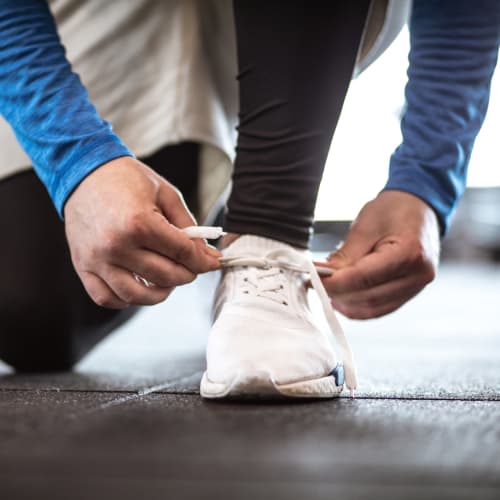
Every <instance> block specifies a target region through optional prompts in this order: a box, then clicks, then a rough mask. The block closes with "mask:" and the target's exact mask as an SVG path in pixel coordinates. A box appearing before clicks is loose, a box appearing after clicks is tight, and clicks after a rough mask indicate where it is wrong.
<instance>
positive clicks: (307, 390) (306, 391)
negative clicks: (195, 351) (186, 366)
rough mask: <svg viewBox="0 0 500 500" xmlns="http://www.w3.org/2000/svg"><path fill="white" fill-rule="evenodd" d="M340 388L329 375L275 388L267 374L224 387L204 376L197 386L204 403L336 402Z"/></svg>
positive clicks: (341, 387) (239, 377) (240, 378)
mask: <svg viewBox="0 0 500 500" xmlns="http://www.w3.org/2000/svg"><path fill="white" fill-rule="evenodd" d="M343 388H344V385H343V384H340V385H337V382H336V378H335V377H334V376H332V375H327V376H325V377H321V378H317V379H311V380H303V381H300V382H293V383H291V384H276V383H275V382H274V381H273V380H272V378H271V376H270V375H269V374H255V375H254V376H248V375H245V376H244V377H243V376H238V377H235V379H234V380H233V381H232V382H231V383H230V384H223V383H217V382H212V381H211V380H209V378H208V376H207V372H205V373H204V374H203V377H202V379H201V383H200V394H201V396H202V397H203V398H207V399H222V398H245V399H248V398H255V399H262V398H274V397H277V398H283V397H285V398H335V397H338V396H339V395H340V393H341V392H342V390H343Z"/></svg>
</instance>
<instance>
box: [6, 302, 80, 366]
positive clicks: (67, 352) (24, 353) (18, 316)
mask: <svg viewBox="0 0 500 500" xmlns="http://www.w3.org/2000/svg"><path fill="white" fill-rule="evenodd" d="M67 317H68V314H67V311H66V310H65V309H64V307H60V306H59V304H58V307H57V308H55V307H49V308H46V307H40V304H37V303H36V302H34V301H23V302H22V303H20V302H18V303H17V304H15V305H13V304H12V302H11V304H10V305H9V306H8V307H5V308H4V307H3V306H2V310H0V324H1V325H2V328H1V331H0V359H1V360H2V361H5V362H6V363H8V364H9V365H10V366H12V367H13V368H14V369H15V370H17V371H22V372H55V371H64V370H69V369H71V368H72V367H73V366H74V364H75V363H76V362H77V361H78V359H77V358H78V357H77V355H76V352H75V348H74V341H73V338H72V327H71V325H70V324H69V322H68V321H67Z"/></svg>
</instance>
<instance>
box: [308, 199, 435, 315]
mask: <svg viewBox="0 0 500 500" xmlns="http://www.w3.org/2000/svg"><path fill="white" fill-rule="evenodd" d="M438 261H439V225H438V221H437V218H436V215H435V213H434V211H433V210H432V208H431V207H430V206H429V205H427V204H426V203H425V202H424V201H422V200H421V199H420V198H417V197H416V196H413V195H411V194H409V193H406V192H402V191H383V192H382V193H380V194H379V195H378V196H377V197H376V198H375V199H374V200H372V201H370V202H369V203H367V204H366V205H365V206H364V207H363V209H362V210H361V212H360V213H359V215H358V217H357V218H356V220H355V221H354V222H353V224H352V226H351V229H350V231H349V233H348V235H347V237H346V240H345V241H344V242H343V244H342V246H341V247H340V248H338V249H337V251H336V252H334V253H333V254H331V255H330V256H329V257H328V261H327V262H326V263H324V262H323V263H321V262H318V263H317V264H319V265H323V266H328V267H331V268H333V269H334V270H335V272H334V273H333V275H332V276H330V277H327V278H323V284H324V285H325V288H326V291H327V293H328V294H329V296H330V297H331V299H332V304H333V306H334V307H335V308H336V309H337V310H338V311H340V312H341V313H342V314H344V315H345V316H347V317H349V318H353V319H368V318H375V317H378V316H382V315H384V314H387V313H390V312H392V311H394V310H395V309H397V308H398V307H400V306H401V305H403V304H404V303H405V302H406V301H408V300H409V299H410V298H412V297H413V296H415V295H416V294H417V293H418V292H419V291H420V290H422V289H423V288H424V287H425V286H426V285H427V284H428V283H429V282H431V281H432V280H433V279H434V277H435V275H436V270H437V266H438Z"/></svg>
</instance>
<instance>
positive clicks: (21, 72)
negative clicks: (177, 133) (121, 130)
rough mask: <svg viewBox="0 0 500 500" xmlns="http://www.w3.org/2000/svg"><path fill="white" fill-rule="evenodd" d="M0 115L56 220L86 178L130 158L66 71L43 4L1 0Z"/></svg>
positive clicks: (75, 78) (76, 79) (36, 0)
mask: <svg viewBox="0 0 500 500" xmlns="http://www.w3.org/2000/svg"><path fill="white" fill-rule="evenodd" d="M0 113H1V114H2V115H3V116H4V117H5V119H6V120H7V122H9V124H10V125H11V127H12V128H13V130H14V132H15V134H16V137H17V139H18V141H19V143H20V144H21V146H22V147H23V148H24V150H25V151H26V153H27V154H28V155H29V157H30V158H31V161H32V162H33V166H34V168H35V170H36V173H37V174H38V176H39V177H40V179H41V180H42V182H43V183H44V184H45V186H46V187H47V190H48V191H49V194H50V196H51V198H52V200H53V202H54V204H55V207H56V209H57V211H58V212H59V214H60V215H61V216H62V210H63V206H64V203H65V201H66V200H67V198H68V197H69V195H70V194H71V193H72V191H73V190H74V189H75V187H76V186H77V185H78V184H79V183H80V181H81V180H82V179H84V178H85V177H86V176H87V175H88V174H89V173H90V172H92V171H93V170H95V169H96V168H97V167H99V166H101V165H102V164H104V163H106V162H108V161H110V160H112V159H114V158H118V157H120V156H132V153H131V152H130V151H129V150H128V148H127V147H126V146H125V145H124V144H123V143H122V142H121V141H120V139H119V138H118V137H117V136H116V134H114V133H113V131H112V129H111V126H110V124H109V123H107V122H105V121H104V120H103V119H102V118H101V117H100V116H99V115H98V113H97V111H96V109H95V108H94V106H93V105H92V103H91V102H90V101H89V97H88V94H87V91H86V90H85V88H84V86H83V85H82V83H81V81H80V79H79V77H78V76H77V75H76V74H75V73H73V72H72V71H71V66H70V64H69V63H68V61H67V59H66V56H65V51H64V48H63V46H62V44H61V42H60V39H59V37H58V34H57V30H56V26H55V23H54V19H53V17H52V14H51V12H50V10H49V8H48V6H47V3H46V1H44V0H22V1H19V0H0Z"/></svg>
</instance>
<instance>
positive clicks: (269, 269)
mask: <svg viewBox="0 0 500 500" xmlns="http://www.w3.org/2000/svg"><path fill="white" fill-rule="evenodd" d="M299 261H300V262H299ZM220 262H221V264H222V266H223V267H245V266H248V272H247V273H246V274H245V278H244V280H243V282H244V286H243V293H251V294H255V295H258V296H260V297H266V298H269V299H271V300H274V301H276V302H281V303H283V304H285V305H286V303H287V297H286V294H285V287H284V286H283V283H282V280H281V279H279V275H280V274H283V269H288V270H290V271H296V272H299V273H302V274H303V273H307V274H309V278H310V280H311V285H312V287H313V289H314V290H315V291H316V293H317V294H318V296H319V299H320V301H321V306H322V308H323V312H324V314H325V317H326V320H327V323H328V326H329V327H330V331H331V333H332V334H333V337H334V338H335V340H336V342H337V344H338V346H339V348H340V350H341V354H342V361H343V365H344V375H345V383H346V386H347V388H348V389H349V390H350V391H351V395H352V394H353V393H354V390H355V389H356V387H357V378H356V368H355V365H354V359H353V355H352V351H351V347H350V346H349V343H348V341H347V338H346V336H345V334H344V331H343V329H342V327H341V325H340V323H339V321H338V319H337V316H336V315H335V311H334V310H333V307H332V305H331V303H330V298H329V297H328V294H327V293H326V290H325V287H324V286H323V283H322V282H321V279H320V277H319V275H318V271H317V270H316V268H315V266H314V264H313V262H312V261H311V260H310V259H308V258H307V257H305V256H302V255H300V254H299V253H297V252H294V251H293V250H289V249H286V248H282V249H277V250H272V251H270V252H269V253H268V254H267V256H266V257H265V258H263V257H255V256H244V255H243V256H234V257H232V256H230V255H227V256H224V257H221V259H220ZM267 278H276V279H267ZM283 279H284V278H283Z"/></svg>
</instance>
